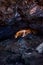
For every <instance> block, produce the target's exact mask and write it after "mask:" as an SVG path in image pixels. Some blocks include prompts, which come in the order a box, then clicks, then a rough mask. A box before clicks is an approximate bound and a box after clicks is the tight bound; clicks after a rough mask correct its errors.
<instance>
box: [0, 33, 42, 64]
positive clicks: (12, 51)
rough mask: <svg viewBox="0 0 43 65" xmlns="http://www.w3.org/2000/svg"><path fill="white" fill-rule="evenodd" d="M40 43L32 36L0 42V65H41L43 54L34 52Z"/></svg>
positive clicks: (37, 38) (40, 41) (36, 37)
mask: <svg viewBox="0 0 43 65" xmlns="http://www.w3.org/2000/svg"><path fill="white" fill-rule="evenodd" d="M42 42H43V39H41V38H40V37H38V36H36V35H33V34H28V35H27V36H26V37H24V38H18V39H7V40H5V41H3V42H0V65H32V64H33V65H36V64H37V65H43V54H42V53H41V54H40V53H39V52H38V50H36V47H37V46H38V45H39V44H41V43H42ZM42 49H43V48H42Z"/></svg>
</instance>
